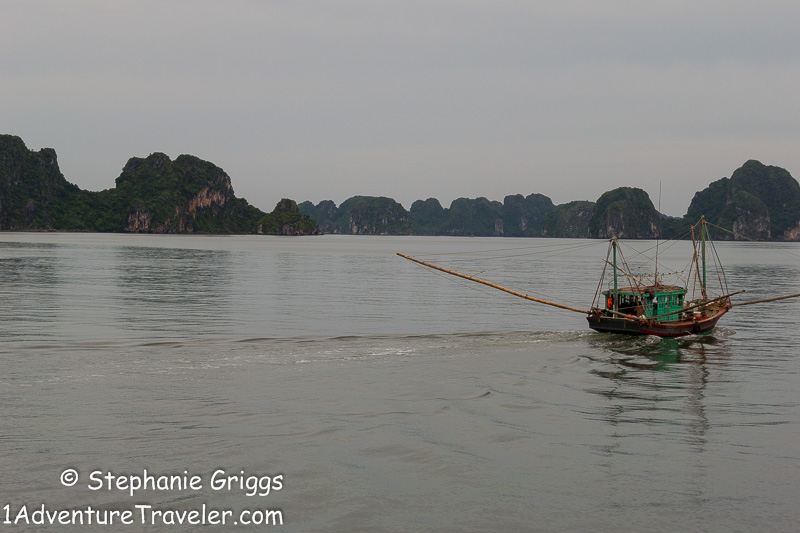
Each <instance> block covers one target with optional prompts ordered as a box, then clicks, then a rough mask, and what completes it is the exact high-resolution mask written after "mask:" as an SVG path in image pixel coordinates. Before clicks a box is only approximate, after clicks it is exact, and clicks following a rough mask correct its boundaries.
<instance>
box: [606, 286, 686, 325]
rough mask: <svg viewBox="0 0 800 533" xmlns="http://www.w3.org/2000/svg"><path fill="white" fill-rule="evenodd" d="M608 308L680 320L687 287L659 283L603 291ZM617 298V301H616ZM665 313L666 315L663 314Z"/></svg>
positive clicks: (667, 320) (629, 313)
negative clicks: (642, 286) (656, 284)
mask: <svg viewBox="0 0 800 533" xmlns="http://www.w3.org/2000/svg"><path fill="white" fill-rule="evenodd" d="M603 296H604V297H605V299H606V309H611V310H613V309H614V304H615V303H616V310H617V312H619V313H623V314H626V315H633V316H645V317H647V318H652V317H658V318H656V321H658V322H669V321H672V320H680V319H681V315H682V313H683V307H684V305H683V301H684V297H685V296H686V289H685V288H683V287H678V286H675V285H658V286H650V287H644V288H639V287H620V288H618V289H617V291H616V295H615V293H614V290H613V289H609V290H607V291H603ZM615 299H616V302H615ZM661 315H665V316H661Z"/></svg>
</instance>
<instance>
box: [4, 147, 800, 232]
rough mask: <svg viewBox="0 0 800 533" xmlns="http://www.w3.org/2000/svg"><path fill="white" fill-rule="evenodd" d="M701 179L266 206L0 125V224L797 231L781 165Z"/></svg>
mask: <svg viewBox="0 0 800 533" xmlns="http://www.w3.org/2000/svg"><path fill="white" fill-rule="evenodd" d="M109 181H110V180H109ZM709 181H710V184H709V185H708V186H707V187H706V188H705V189H703V190H701V191H698V192H697V193H696V194H695V195H694V198H693V199H692V202H691V204H690V205H689V207H688V209H687V212H686V215H684V216H683V217H668V216H666V215H663V214H660V213H659V212H658V211H657V210H656V208H655V207H654V205H653V202H652V200H651V199H650V197H649V196H648V194H647V193H646V192H645V191H643V190H641V189H637V188H631V187H620V188H617V189H614V190H612V191H608V192H606V193H604V194H603V195H601V196H600V198H598V199H597V200H596V201H594V202H592V201H588V200H576V201H573V202H568V203H566V204H561V205H554V204H553V202H552V201H551V200H550V198H548V197H547V196H544V195H541V194H530V195H528V196H523V195H521V194H516V195H509V196H506V197H505V198H504V200H503V202H499V201H492V200H488V199H486V198H475V199H469V198H459V199H457V200H454V201H453V202H452V203H451V204H450V207H449V208H445V207H442V205H441V204H440V203H439V201H438V200H436V199H435V198H429V199H427V200H418V201H416V202H414V203H413V204H412V205H411V208H410V209H409V210H406V209H405V208H404V207H403V206H402V205H401V204H399V203H397V202H396V201H394V200H392V199H391V198H385V197H371V196H355V197H352V198H349V199H348V200H345V201H344V202H342V203H341V204H340V205H338V206H337V205H336V204H335V203H334V202H333V201H330V200H326V201H322V202H320V203H318V204H316V205H314V204H312V203H311V202H303V203H301V204H299V205H298V204H296V203H295V202H294V201H293V200H289V199H283V200H281V201H280V202H279V203H278V205H277V206H276V207H275V209H274V210H273V211H272V212H270V213H267V212H264V211H262V210H260V209H258V208H257V207H254V206H252V205H250V204H249V203H248V202H247V200H245V199H244V198H237V197H236V195H235V194H234V192H233V186H232V184H231V178H230V177H229V176H228V175H227V174H226V173H225V172H224V171H223V170H222V169H221V168H219V167H217V166H216V165H214V164H213V163H210V162H208V161H203V160H202V159H199V158H197V157H195V156H192V155H181V156H178V157H177V158H176V159H175V160H174V161H173V160H171V159H170V158H169V157H167V156H166V155H164V154H162V153H154V154H151V155H149V156H148V157H146V158H139V157H133V158H131V159H130V160H128V162H127V163H126V164H125V166H124V167H123V168H122V172H121V173H120V175H119V177H117V178H116V181H115V186H114V187H113V188H111V189H106V190H103V191H99V192H94V191H86V190H82V189H80V188H79V187H78V186H76V185H74V184H72V183H70V182H68V181H67V180H66V178H65V177H64V176H63V174H62V173H61V171H60V170H59V167H58V160H57V157H56V152H55V150H53V149H52V148H42V149H41V150H39V151H32V150H29V149H28V148H27V147H26V146H25V143H24V142H23V140H22V139H20V138H19V137H17V136H14V135H0V230H7V231H22V230H57V231H98V232H136V233H236V234H248V233H251V234H269V235H314V234H319V233H321V232H325V233H341V234H369V235H382V234H388V235H452V236H505V237H577V238H609V237H611V236H613V235H616V236H617V237H620V238H627V239H653V238H681V237H683V236H684V235H685V233H686V230H687V229H688V227H689V225H690V224H691V223H694V222H695V221H696V220H697V219H698V218H699V217H700V216H701V215H705V217H706V219H707V220H708V221H709V222H710V223H711V224H712V225H713V226H714V229H713V233H714V238H715V239H719V240H725V239H731V240H759V241H769V240H773V241H798V240H800V184H798V182H797V181H796V180H795V179H794V178H793V177H792V176H791V174H789V172H787V171H786V170H784V169H782V168H779V167H775V166H767V165H764V164H762V163H760V162H758V161H754V160H750V161H747V162H746V163H745V164H744V165H742V166H741V167H740V168H738V169H736V170H735V171H734V172H733V173H732V174H731V176H730V178H722V179H718V180H716V181H711V180H709Z"/></svg>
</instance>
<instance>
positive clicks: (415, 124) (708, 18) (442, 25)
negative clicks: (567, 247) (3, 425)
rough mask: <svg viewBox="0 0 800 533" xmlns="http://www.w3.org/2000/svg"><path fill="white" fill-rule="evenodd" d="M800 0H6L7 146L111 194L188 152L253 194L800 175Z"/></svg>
mask: <svg viewBox="0 0 800 533" xmlns="http://www.w3.org/2000/svg"><path fill="white" fill-rule="evenodd" d="M798 28H800V2H797V0H787V1H780V0H760V1H758V2H756V1H746V2H745V1H736V0H725V1H703V0H690V1H683V0H670V1H660V0H650V1H642V0H612V1H601V0H594V1H589V0H585V1H584V0H579V1H569V0H558V1H555V0H553V1H547V2H544V1H522V0H520V1H516V0H458V1H456V0H424V1H423V0H402V1H400V0H397V1H395V0H285V1H269V0H261V1H258V0H225V1H222V0H216V1H211V0H207V1H204V0H113V1H111V0H49V1H46V0H0V50H2V52H0V97H1V98H2V104H1V105H0V133H11V134H15V135H19V136H20V137H22V139H23V140H24V141H25V143H26V144H27V146H28V147H29V148H31V149H35V150H38V149H39V148H42V147H52V148H55V149H56V152H57V153H58V157H59V163H60V165H61V170H62V172H63V173H64V175H65V177H66V178H67V179H68V180H69V181H71V182H73V183H75V184H77V185H78V186H80V187H81V188H84V189H90V190H100V189H106V188H109V187H113V185H114V179H115V178H116V177H117V176H118V175H119V173H120V171H121V169H122V167H123V166H124V165H125V163H126V161H127V160H128V158H130V157H132V156H138V157H146V156H147V155H149V154H150V153H152V152H164V153H166V154H167V155H169V156H170V157H171V158H173V159H174V158H175V157H177V156H178V155H180V154H184V153H189V154H193V155H196V156H198V157H200V158H202V159H206V160H208V161H211V162H213V163H215V164H216V165H218V166H220V167H222V168H223V169H224V170H225V171H226V172H227V173H228V174H229V175H230V176H231V179H232V181H233V186H234V190H235V192H236V194H237V196H240V197H245V198H247V199H248V200H249V201H250V202H251V203H252V204H254V205H256V206H258V207H260V208H261V209H264V210H267V211H270V210H272V208H273V207H274V205H275V204H276V203H277V202H278V200H280V199H281V198H282V197H289V198H292V199H294V200H296V201H298V202H301V201H303V200H311V201H313V202H314V203H316V202H318V201H320V200H324V199H331V200H334V201H335V202H336V203H337V204H338V203H340V202H341V201H343V200H345V199H346V198H348V197H350V196H353V195H356V194H364V195H376V196H389V197H392V198H395V199H396V200H398V201H399V202H401V203H402V204H403V205H404V206H405V207H406V208H410V206H411V203H412V202H413V201H414V200H417V199H425V198H429V197H435V198H438V199H439V200H440V201H441V202H442V204H443V205H444V206H445V207H447V206H449V204H450V202H451V201H452V200H453V199H455V198H458V197H461V196H466V197H470V198H474V197H478V196H485V197H487V198H489V199H491V200H500V201H502V200H503V197H504V196H506V195H508V194H519V193H521V194H525V195H527V194H530V193H533V192H537V193H542V194H545V195H547V196H549V197H551V198H552V199H553V201H554V202H555V203H557V204H558V203H564V202H567V201H571V200H596V199H597V197H598V196H599V195H600V194H602V193H603V192H604V191H606V190H609V189H612V188H615V187H618V186H636V187H640V188H643V189H644V190H646V191H647V192H648V193H649V194H650V196H651V198H652V199H653V201H654V203H656V204H657V203H658V191H659V183H661V184H662V200H661V202H662V211H664V212H666V213H667V214H670V215H676V216H678V215H683V214H684V213H685V212H686V208H687V207H688V205H689V202H690V201H691V198H692V196H693V194H694V192H696V191H697V190H700V189H702V188H704V187H706V186H707V185H708V184H709V183H710V182H711V181H714V180H716V179H719V178H721V177H723V176H730V174H731V173H732V172H733V171H734V170H735V169H736V168H738V167H739V166H741V165H742V164H743V163H744V162H745V161H746V160H748V159H758V160H760V161H762V162H763V163H765V164H771V165H777V166H781V167H784V168H786V169H787V170H789V172H791V173H792V174H793V175H795V176H796V177H798V175H800V143H799V142H798V141H800V104H799V103H798V98H799V97H800V29H798Z"/></svg>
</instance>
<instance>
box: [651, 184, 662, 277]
mask: <svg viewBox="0 0 800 533" xmlns="http://www.w3.org/2000/svg"><path fill="white" fill-rule="evenodd" d="M660 241H661V182H660V181H659V182H658V233H656V272H655V279H654V280H653V285H655V286H656V287H658V244H659V242H660Z"/></svg>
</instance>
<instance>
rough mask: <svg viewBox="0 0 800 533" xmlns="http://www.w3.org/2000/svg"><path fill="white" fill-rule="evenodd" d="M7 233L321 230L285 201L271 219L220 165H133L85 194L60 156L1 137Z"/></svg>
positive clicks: (0, 181) (1, 211) (152, 159)
mask: <svg viewBox="0 0 800 533" xmlns="http://www.w3.org/2000/svg"><path fill="white" fill-rule="evenodd" d="M0 229H2V230H65V231H106V232H131V233H263V234H272V235H309V234H317V233H319V232H320V231H319V227H318V226H317V224H316V223H315V222H314V221H313V220H312V219H310V218H309V217H307V216H304V215H303V214H302V213H300V210H299V209H298V207H297V204H296V203H295V202H294V201H292V200H288V199H283V200H281V201H280V202H279V203H278V205H277V206H276V208H275V210H273V212H271V213H265V212H263V211H261V210H260V209H258V208H256V207H254V206H252V205H250V204H249V203H248V202H247V200H245V199H244V198H237V197H236V195H235V194H234V192H233V186H232V185H231V179H230V177H229V176H228V175H227V174H226V173H225V172H224V171H223V170H222V169H221V168H219V167H217V166H216V165H214V164H213V163H209V162H207V161H203V160H202V159H199V158H197V157H195V156H191V155H181V156H178V157H177V158H176V159H175V160H174V161H172V160H170V158H169V157H167V156H166V155H165V154H162V153H154V154H151V155H149V156H148V157H146V158H139V157H133V158H131V159H130V160H128V162H127V164H126V165H125V166H124V168H123V169H122V173H121V174H120V175H119V177H118V178H117V179H116V182H115V187H114V188H112V189H106V190H103V191H99V192H93V191H85V190H82V189H80V188H79V187H78V186H76V185H74V184H72V183H69V182H68V181H67V180H66V179H65V178H64V176H63V175H62V173H61V171H60V170H59V167H58V160H57V158H56V152H55V150H53V149H52V148H43V149H41V150H39V151H38V152H34V151H31V150H28V148H27V147H26V146H25V144H24V142H23V141H22V139H20V138H19V137H16V136H13V135H0Z"/></svg>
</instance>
